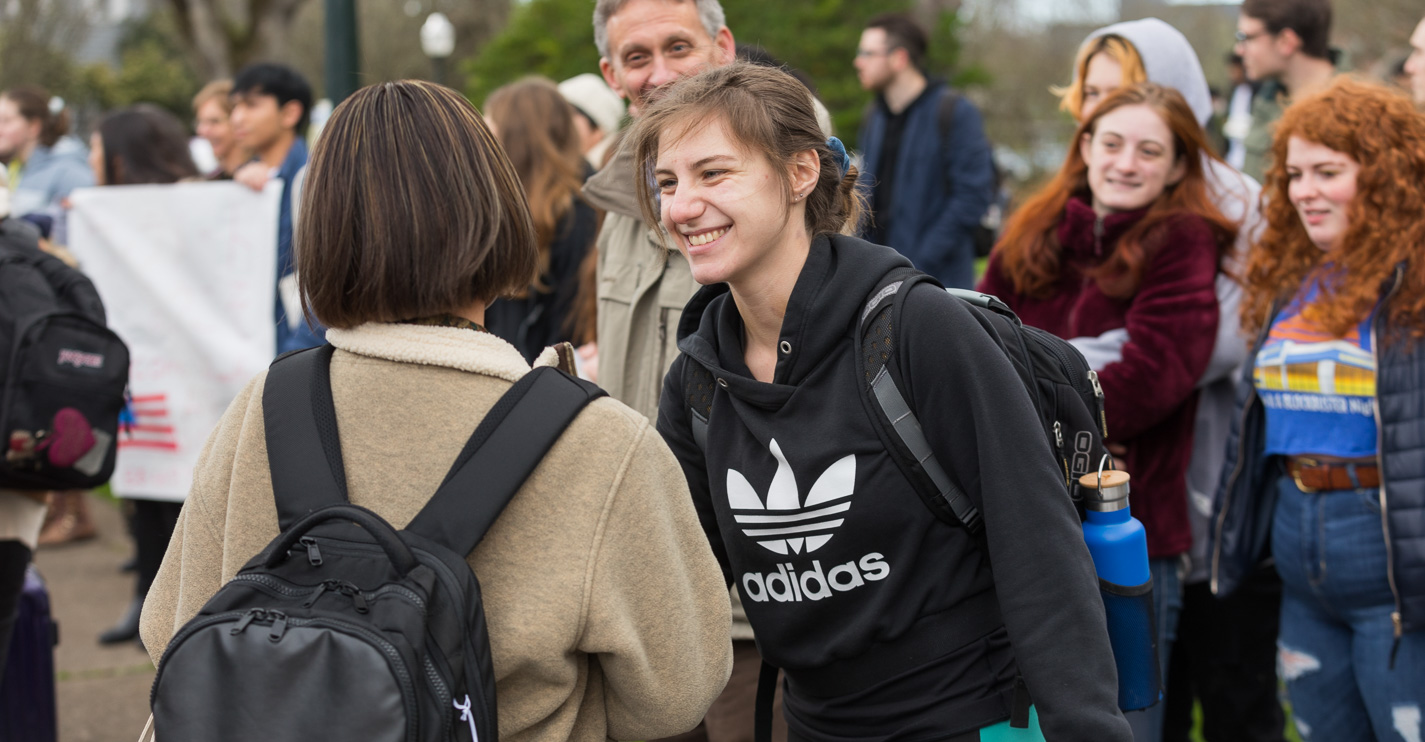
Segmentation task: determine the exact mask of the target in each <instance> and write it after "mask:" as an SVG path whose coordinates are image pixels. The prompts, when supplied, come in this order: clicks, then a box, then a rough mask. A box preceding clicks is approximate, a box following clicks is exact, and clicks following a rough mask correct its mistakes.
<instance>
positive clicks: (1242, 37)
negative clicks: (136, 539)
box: [1232, 28, 1271, 44]
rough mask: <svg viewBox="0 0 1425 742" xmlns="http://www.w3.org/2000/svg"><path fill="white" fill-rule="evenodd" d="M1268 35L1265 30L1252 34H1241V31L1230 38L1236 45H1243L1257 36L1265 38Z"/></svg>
mask: <svg viewBox="0 0 1425 742" xmlns="http://www.w3.org/2000/svg"><path fill="white" fill-rule="evenodd" d="M1269 33H1271V31H1268V30H1266V29H1265V28H1264V29H1262V30H1260V31H1257V32H1254V33H1243V32H1241V31H1238V32H1237V33H1235V34H1233V35H1232V38H1234V39H1236V40H1237V43H1239V44H1245V43H1247V42H1248V41H1251V40H1252V39H1255V38H1257V37H1258V36H1266V35H1267V34H1269Z"/></svg>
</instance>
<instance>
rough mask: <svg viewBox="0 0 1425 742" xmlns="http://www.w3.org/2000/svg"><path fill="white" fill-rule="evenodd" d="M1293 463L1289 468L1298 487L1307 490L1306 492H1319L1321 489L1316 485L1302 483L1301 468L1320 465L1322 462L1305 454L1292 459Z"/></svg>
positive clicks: (1303, 490)
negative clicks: (1308, 485)
mask: <svg viewBox="0 0 1425 742" xmlns="http://www.w3.org/2000/svg"><path fill="white" fill-rule="evenodd" d="M1291 463H1292V466H1290V467H1288V469H1289V470H1290V471H1291V478H1292V481H1294V482H1296V488H1297V489H1299V490H1301V491H1302V492H1305V493H1306V494H1313V493H1315V492H1319V491H1320V490H1317V489H1316V488H1315V487H1307V486H1306V485H1305V484H1302V482H1301V470H1302V469H1304V468H1307V467H1314V466H1320V465H1321V462H1320V461H1317V460H1316V459H1309V458H1306V457H1303V456H1298V457H1296V458H1294V459H1292V462H1291Z"/></svg>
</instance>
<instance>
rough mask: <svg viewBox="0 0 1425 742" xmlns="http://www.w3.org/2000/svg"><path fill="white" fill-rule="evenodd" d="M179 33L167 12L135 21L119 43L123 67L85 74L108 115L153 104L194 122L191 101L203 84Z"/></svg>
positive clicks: (102, 67) (98, 67) (95, 69)
mask: <svg viewBox="0 0 1425 742" xmlns="http://www.w3.org/2000/svg"><path fill="white" fill-rule="evenodd" d="M177 39H178V31H177V29H176V27H175V26H174V25H173V19H172V16H171V15H169V14H168V13H165V12H157V13H153V14H151V15H149V16H148V17H146V18H144V19H143V20H141V21H132V22H130V23H129V24H127V25H126V26H125V28H124V32H123V36H122V38H121V39H120V41H119V66H118V68H117V69H114V68H112V67H109V66H108V65H102V64H96V65H90V66H89V67H86V68H84V70H83V71H82V74H83V81H84V86H85V87H86V88H87V89H88V93H89V95H90V97H92V99H93V100H95V101H96V102H97V103H98V104H99V105H100V106H101V107H102V108H104V109H105V110H111V109H115V108H122V107H124V106H129V105H133V104H135V103H152V104H154V105H156V106H158V107H160V108H163V109H165V110H167V111H168V112H170V113H172V114H173V115H175V116H177V117H178V119H179V120H180V121H188V120H190V119H192V118H193V110H192V108H191V102H192V99H193V95H194V94H195V93H197V92H198V88H199V87H201V86H202V82H201V81H200V80H199V79H198V77H197V74H196V73H195V71H194V70H193V67H192V65H191V64H189V62H188V60H187V58H186V57H185V56H184V55H183V52H182V50H181V46H179V44H178V43H177Z"/></svg>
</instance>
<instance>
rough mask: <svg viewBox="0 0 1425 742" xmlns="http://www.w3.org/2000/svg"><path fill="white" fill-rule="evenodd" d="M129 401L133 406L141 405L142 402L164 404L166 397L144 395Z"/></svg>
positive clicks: (131, 398) (164, 395) (163, 395)
mask: <svg viewBox="0 0 1425 742" xmlns="http://www.w3.org/2000/svg"><path fill="white" fill-rule="evenodd" d="M129 399H130V400H132V401H133V403H134V404H143V403H144V402H166V401H168V395H167V394H145V395H143V396H140V397H130V398H129Z"/></svg>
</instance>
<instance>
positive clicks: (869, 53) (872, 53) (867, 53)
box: [856, 49, 893, 58]
mask: <svg viewBox="0 0 1425 742" xmlns="http://www.w3.org/2000/svg"><path fill="white" fill-rule="evenodd" d="M892 51H893V50H892V49H887V50H885V51H879V52H878V51H876V50H874V49H857V50H856V56H857V57H858V58H863V57H884V56H886V55H888V54H890V53H891V52H892Z"/></svg>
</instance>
